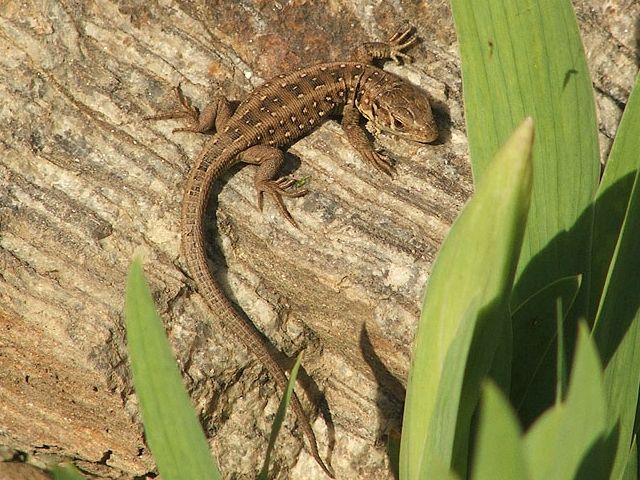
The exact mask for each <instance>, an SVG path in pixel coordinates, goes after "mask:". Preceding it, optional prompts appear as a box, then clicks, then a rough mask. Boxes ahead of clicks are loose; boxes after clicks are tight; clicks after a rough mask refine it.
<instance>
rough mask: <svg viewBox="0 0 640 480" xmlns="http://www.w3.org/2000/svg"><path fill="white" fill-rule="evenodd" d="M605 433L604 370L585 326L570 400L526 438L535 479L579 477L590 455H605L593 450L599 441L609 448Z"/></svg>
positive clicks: (540, 421) (550, 412) (542, 419)
mask: <svg viewBox="0 0 640 480" xmlns="http://www.w3.org/2000/svg"><path fill="white" fill-rule="evenodd" d="M605 430H606V405H605V399H604V390H603V384H602V370H601V368H600V362H599V360H598V353H597V351H596V348H595V345H594V343H593V341H592V340H591V338H590V337H589V332H588V330H587V328H586V327H585V326H584V325H583V324H581V325H580V328H579V332H578V345H577V349H576V354H575V360H574V363H573V371H572V373H571V381H570V383H569V390H568V392H567V398H566V401H565V402H563V403H561V404H559V405H555V406H554V407H552V408H551V409H550V410H548V411H547V412H545V413H544V414H543V415H542V416H541V417H540V418H539V419H538V420H537V421H536V422H535V423H534V424H533V425H532V427H531V429H530V430H529V431H528V432H527V434H526V436H525V454H526V456H527V459H528V462H527V464H528V465H529V468H530V470H529V471H530V474H531V478H532V479H534V480H546V479H549V478H553V479H554V480H573V479H574V478H578V477H576V474H577V472H578V471H579V470H580V467H581V465H582V464H583V463H584V462H586V461H588V459H589V455H593V454H600V453H601V452H599V451H594V450H593V448H594V447H595V446H598V442H602V443H601V446H606V443H607V442H606V441H604V442H603V440H604V437H605ZM603 448H604V447H603ZM580 471H582V470H580ZM580 478H584V477H580Z"/></svg>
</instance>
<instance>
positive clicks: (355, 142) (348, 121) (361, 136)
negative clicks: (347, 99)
mask: <svg viewBox="0 0 640 480" xmlns="http://www.w3.org/2000/svg"><path fill="white" fill-rule="evenodd" d="M340 125H341V126H342V129H343V130H344V132H345V134H346V135H347V139H348V140H349V143H351V146H352V147H353V148H355V149H356V151H357V152H358V153H359V154H360V155H361V156H362V158H364V159H365V160H366V161H367V162H369V163H370V164H371V165H373V166H374V167H375V168H377V169H378V170H380V171H381V172H384V173H386V174H387V175H389V176H391V175H392V174H393V162H392V160H391V159H390V158H389V157H387V156H386V155H385V154H384V153H382V152H377V151H376V150H375V148H373V145H372V144H371V141H370V140H369V137H368V136H367V132H366V131H365V129H364V127H363V126H362V125H360V112H359V111H358V109H357V108H356V107H354V106H353V105H345V107H344V109H343V110H342V122H341V124H340Z"/></svg>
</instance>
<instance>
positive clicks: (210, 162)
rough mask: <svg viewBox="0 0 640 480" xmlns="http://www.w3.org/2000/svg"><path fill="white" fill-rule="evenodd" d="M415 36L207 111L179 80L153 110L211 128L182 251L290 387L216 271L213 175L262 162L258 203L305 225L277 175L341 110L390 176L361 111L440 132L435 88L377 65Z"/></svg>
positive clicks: (192, 189)
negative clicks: (287, 152)
mask: <svg viewBox="0 0 640 480" xmlns="http://www.w3.org/2000/svg"><path fill="white" fill-rule="evenodd" d="M416 41H417V37H416V35H415V29H414V28H413V27H409V28H406V29H401V30H398V31H397V32H396V33H395V34H394V35H393V36H391V38H390V39H389V41H387V42H369V43H364V44H362V45H360V46H359V47H357V48H355V49H354V50H353V52H352V54H351V58H350V60H349V61H344V62H328V63H320V64H315V65H312V66H308V67H303V68H300V69H298V70H295V71H293V72H290V73H285V74H281V75H279V76H277V77H275V78H273V79H271V80H269V81H267V82H265V83H263V84H262V85H261V86H259V87H257V88H255V89H254V90H253V91H252V92H251V93H250V95H249V96H248V97H247V98H246V99H245V100H244V101H242V102H237V101H235V102H234V101H230V100H228V99H227V98H226V97H224V96H223V95H220V94H218V95H215V96H214V97H213V99H212V101H211V102H210V103H209V104H208V105H207V106H206V107H205V108H204V109H203V110H202V111H200V110H199V109H198V108H197V107H195V106H193V105H192V102H191V100H190V99H189V98H188V97H187V96H185V95H183V93H182V90H181V87H180V84H178V86H176V87H174V93H175V95H176V97H177V99H178V102H179V103H180V105H181V108H180V109H179V110H174V111H171V112H166V113H160V114H158V115H154V116H150V117H146V119H147V120H166V119H185V120H186V121H187V126H185V127H181V128H176V129H174V132H177V131H186V132H196V133H211V134H213V136H212V137H211V138H210V139H209V140H208V141H207V143H206V144H205V146H204V147H203V149H202V150H201V152H200V154H199V155H198V157H197V158H196V160H195V162H194V163H193V166H192V167H191V169H190V172H189V175H188V177H187V180H186V187H185V190H184V196H183V201H182V212H181V249H182V253H183V255H184V258H185V260H186V264H187V267H188V269H189V272H190V275H191V277H192V279H193V280H194V283H195V286H196V289H197V290H198V291H199V293H200V295H201V296H202V297H203V299H204V300H205V302H206V304H207V306H208V308H209V309H210V310H211V312H212V313H213V314H214V316H215V317H217V318H218V319H219V320H221V322H222V324H223V325H224V326H225V327H226V328H228V329H229V330H228V331H230V332H231V333H232V334H233V335H234V336H235V337H236V338H237V339H238V340H240V341H241V342H242V343H243V344H244V345H245V347H247V348H248V349H249V351H251V352H252V353H253V354H254V355H255V356H256V357H257V358H258V360H259V361H260V362H262V364H263V365H264V366H265V367H266V369H267V371H268V373H269V375H270V376H271V377H272V379H273V380H275V382H276V384H277V386H278V387H279V388H280V389H281V390H282V391H283V392H284V391H285V390H286V385H287V377H286V375H285V373H284V370H283V369H282V367H281V366H280V364H279V363H278V361H277V360H276V359H275V358H273V357H272V355H271V353H270V351H269V344H268V343H267V340H266V339H265V338H264V337H263V336H262V335H261V334H260V333H259V332H257V331H256V330H255V327H254V326H253V325H250V324H249V323H247V322H246V321H245V319H244V318H243V317H242V316H241V315H240V314H239V313H238V311H237V310H236V307H235V306H234V304H232V302H231V301H230V300H229V299H228V298H227V296H226V295H225V293H224V291H223V289H222V287H221V286H220V285H219V284H218V283H217V281H216V280H215V278H214V277H213V275H212V274H211V272H210V271H209V267H208V265H207V259H206V252H205V243H204V228H203V224H204V214H205V208H206V206H207V202H208V198H209V194H210V192H211V189H212V185H213V184H214V182H215V181H216V180H218V179H219V178H220V177H221V175H223V174H224V173H225V172H226V171H227V170H228V169H229V168H230V167H232V166H233V165H235V164H237V163H239V162H244V163H246V164H252V165H256V166H257V170H256V174H255V176H254V185H255V188H256V193H257V204H258V208H259V209H260V210H262V208H263V198H264V195H265V194H266V195H268V196H269V197H271V198H272V199H273V201H274V202H275V205H276V206H277V208H278V210H279V211H280V213H281V214H282V215H283V216H284V217H285V218H286V220H288V221H289V223H291V224H292V225H293V226H294V227H296V228H297V223H296V221H295V220H294V219H293V217H292V216H291V214H290V213H289V211H288V209H287V207H286V206H285V204H284V202H283V200H282V197H290V198H296V197H301V196H303V195H305V194H306V193H307V190H306V189H303V188H298V187H297V184H296V180H295V179H294V178H292V177H290V176H283V177H279V176H278V171H279V169H280V167H281V165H282V163H283V161H284V149H286V148H287V147H288V146H290V145H291V144H292V143H294V142H296V141H297V140H299V139H300V138H302V137H304V136H306V135H308V134H309V133H310V132H311V131H313V130H315V129H317V128H318V127H319V126H320V125H321V124H323V123H324V122H325V121H326V120H328V119H329V118H335V117H336V116H338V115H340V114H341V115H342V120H341V126H342V128H343V130H344V132H345V134H346V137H347V139H348V141H349V143H350V144H351V145H352V147H353V148H354V149H355V150H356V151H357V152H358V153H359V154H360V155H361V156H362V157H363V158H364V159H365V160H366V161H367V162H368V163H370V164H371V165H372V166H373V167H374V168H376V169H378V170H380V171H381V172H383V173H385V174H387V175H389V176H392V173H393V169H394V163H393V161H392V160H391V159H390V158H389V157H388V156H387V155H385V154H384V153H383V152H381V151H378V150H376V149H375V148H374V147H373V145H372V143H371V141H370V139H369V137H368V135H367V133H366V130H365V129H364V127H363V126H362V125H361V117H364V119H366V120H368V121H369V122H370V124H371V125H372V126H373V129H374V131H375V132H376V133H379V132H386V133H390V134H393V135H395V136H397V137H400V138H404V139H407V140H411V141H416V142H420V143H430V142H433V141H434V140H436V139H437V137H438V129H437V126H436V122H435V120H434V117H433V114H432V109H431V104H430V101H429V97H428V95H427V94H426V93H425V92H424V91H422V90H420V89H419V88H417V87H416V86H414V85H412V84H411V83H409V82H408V81H407V80H404V79H402V78H400V77H398V76H396V75H394V74H392V73H389V72H387V71H384V70H382V69H381V68H379V67H378V66H376V65H375V63H376V62H377V61H385V60H389V59H391V60H394V61H395V62H396V63H398V64H400V63H402V62H403V61H405V62H410V61H412V58H411V56H409V55H408V54H407V53H405V50H407V49H408V48H409V47H411V46H413V45H414V44H415V42H416ZM291 406H292V409H293V411H294V413H295V415H296V417H297V418H298V421H299V425H300V427H301V429H302V432H303V434H304V437H305V438H306V440H307V442H308V444H309V449H310V452H311V454H312V456H313V458H314V459H315V460H316V461H317V463H318V464H319V465H320V467H321V468H322V469H323V471H324V472H325V473H326V474H327V475H328V476H329V477H331V478H335V477H334V473H333V471H332V469H331V468H330V466H329V465H328V464H325V462H324V461H323V460H322V458H321V457H320V454H319V451H318V446H317V442H316V437H315V434H314V432H313V429H312V428H311V424H310V422H309V420H308V419H307V417H306V416H305V413H304V410H303V408H302V405H301V403H300V400H299V399H298V397H297V395H296V394H295V392H294V393H293V395H292V398H291Z"/></svg>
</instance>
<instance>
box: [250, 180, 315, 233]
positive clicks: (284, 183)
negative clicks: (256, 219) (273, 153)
mask: <svg viewBox="0 0 640 480" xmlns="http://www.w3.org/2000/svg"><path fill="white" fill-rule="evenodd" d="M296 182H297V180H296V179H295V178H291V177H281V178H278V179H277V180H260V181H259V182H257V183H256V190H257V195H258V209H259V210H260V211H262V207H263V205H264V194H265V193H266V194H268V195H269V196H270V197H271V198H273V200H274V202H275V203H276V206H277V207H278V210H279V211H280V213H281V214H282V215H283V216H284V218H286V219H287V220H288V221H289V223H290V224H291V225H293V226H294V227H296V228H298V223H297V222H296V221H295V220H294V219H293V217H292V216H291V214H290V213H289V210H287V207H286V206H285V204H284V202H283V201H282V197H283V196H284V197H288V198H298V197H302V196H304V195H306V194H307V193H309V191H308V190H307V189H306V188H302V189H297V190H294V191H291V190H288V189H289V188H290V187H292V186H293V185H295V183H296Z"/></svg>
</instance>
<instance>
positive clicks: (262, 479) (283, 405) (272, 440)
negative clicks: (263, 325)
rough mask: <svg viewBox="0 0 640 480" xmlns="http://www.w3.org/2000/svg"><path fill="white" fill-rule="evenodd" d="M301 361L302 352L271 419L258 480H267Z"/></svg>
mask: <svg viewBox="0 0 640 480" xmlns="http://www.w3.org/2000/svg"><path fill="white" fill-rule="evenodd" d="M301 363H302V352H300V353H299V354H298V358H296V362H295V363H294V365H293V368H292V369H291V375H289V381H288V382H287V389H286V391H285V392H284V396H283V397H282V400H280V405H278V411H277V412H276V417H275V419H274V420H273V427H272V428H271V435H270V436H269V445H268V446H267V453H266V455H265V457H264V463H263V465H262V469H261V470H260V473H259V474H258V480H267V478H268V475H269V463H270V461H271V453H272V452H273V448H274V446H275V444H276V440H277V438H278V434H279V433H280V428H281V427H282V422H284V417H285V416H286V414H287V408H289V403H290V402H291V396H292V395H293V388H294V387H295V385H296V378H298V370H300V364H301Z"/></svg>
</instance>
